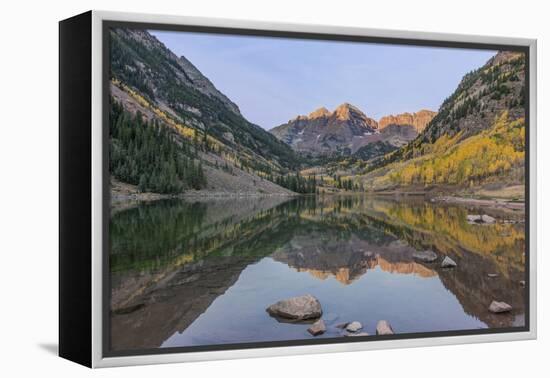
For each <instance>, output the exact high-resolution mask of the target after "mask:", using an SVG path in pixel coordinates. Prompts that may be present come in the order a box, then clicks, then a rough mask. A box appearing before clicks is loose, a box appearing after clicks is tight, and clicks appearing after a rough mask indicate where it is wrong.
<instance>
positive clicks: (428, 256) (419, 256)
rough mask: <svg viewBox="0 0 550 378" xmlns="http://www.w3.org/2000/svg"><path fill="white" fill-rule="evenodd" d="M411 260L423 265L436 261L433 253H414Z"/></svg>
mask: <svg viewBox="0 0 550 378" xmlns="http://www.w3.org/2000/svg"><path fill="white" fill-rule="evenodd" d="M413 258H414V259H415V260H418V261H422V262H425V263H431V262H434V261H435V260H437V255H436V254H435V252H434V251H416V252H414V253H413Z"/></svg>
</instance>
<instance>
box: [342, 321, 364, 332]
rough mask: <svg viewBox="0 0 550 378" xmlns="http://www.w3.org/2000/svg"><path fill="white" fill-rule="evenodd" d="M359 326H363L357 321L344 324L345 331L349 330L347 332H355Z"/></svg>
mask: <svg viewBox="0 0 550 378" xmlns="http://www.w3.org/2000/svg"><path fill="white" fill-rule="evenodd" d="M361 328H363V325H362V324H361V323H359V322H351V323H349V324H348V325H347V326H346V331H349V332H357V331H359V330H360V329H361Z"/></svg>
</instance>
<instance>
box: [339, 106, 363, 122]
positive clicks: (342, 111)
mask: <svg viewBox="0 0 550 378" xmlns="http://www.w3.org/2000/svg"><path fill="white" fill-rule="evenodd" d="M352 113H358V114H359V115H360V116H362V117H366V115H365V114H364V113H363V112H362V111H361V110H359V108H358V107H356V106H354V105H352V104H350V103H347V102H344V103H343V104H341V105H339V106H338V107H337V108H336V110H334V114H335V115H336V118H338V119H341V120H347V119H350V117H351V114H352Z"/></svg>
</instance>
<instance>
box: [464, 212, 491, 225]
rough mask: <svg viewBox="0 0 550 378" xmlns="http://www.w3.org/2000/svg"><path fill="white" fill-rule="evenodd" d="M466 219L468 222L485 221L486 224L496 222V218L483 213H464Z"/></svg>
mask: <svg viewBox="0 0 550 378" xmlns="http://www.w3.org/2000/svg"><path fill="white" fill-rule="evenodd" d="M466 220H467V221H468V223H472V224H473V223H486V224H492V223H495V222H496V219H495V218H493V217H492V216H490V215H487V214H483V215H472V214H468V215H466Z"/></svg>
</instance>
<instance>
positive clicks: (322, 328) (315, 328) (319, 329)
mask: <svg viewBox="0 0 550 378" xmlns="http://www.w3.org/2000/svg"><path fill="white" fill-rule="evenodd" d="M307 331H308V332H309V333H311V334H312V335H313V336H318V335H322V334H323V333H325V332H326V331H327V327H326V325H325V322H324V321H323V319H319V320H317V321H316V322H315V323H313V325H312V326H311V327H309V328H308V329H307Z"/></svg>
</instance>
